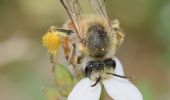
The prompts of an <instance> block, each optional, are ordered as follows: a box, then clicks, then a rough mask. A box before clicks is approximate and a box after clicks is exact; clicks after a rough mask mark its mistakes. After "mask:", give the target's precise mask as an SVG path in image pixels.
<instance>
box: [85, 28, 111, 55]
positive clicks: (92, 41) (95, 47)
mask: <svg viewBox="0 0 170 100" xmlns="http://www.w3.org/2000/svg"><path fill="white" fill-rule="evenodd" d="M87 32H88V35H87V37H86V46H87V48H88V51H89V56H91V57H95V58H101V57H103V56H105V55H106V53H107V52H108V49H107V48H108V47H109V43H110V42H109V41H110V40H109V37H108V35H107V33H106V30H105V29H104V27H103V26H101V25H95V26H91V27H89V29H88V31H87Z"/></svg>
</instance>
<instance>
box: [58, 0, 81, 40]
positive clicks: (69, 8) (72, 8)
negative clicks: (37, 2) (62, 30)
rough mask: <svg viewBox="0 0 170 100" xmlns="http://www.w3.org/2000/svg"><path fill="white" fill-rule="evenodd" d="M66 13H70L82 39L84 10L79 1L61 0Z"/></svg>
mask: <svg viewBox="0 0 170 100" xmlns="http://www.w3.org/2000/svg"><path fill="white" fill-rule="evenodd" d="M60 2H61V3H62V5H63V7H64V8H65V10H66V12H67V13H68V15H69V17H70V19H71V21H72V23H73V25H74V27H75V31H76V33H77V35H78V38H79V39H82V36H83V33H82V30H83V29H82V22H81V21H82V9H81V6H80V3H79V1H78V0H60Z"/></svg>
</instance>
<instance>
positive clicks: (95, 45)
mask: <svg viewBox="0 0 170 100" xmlns="http://www.w3.org/2000/svg"><path fill="white" fill-rule="evenodd" d="M60 2H61V4H62V5H63V7H64V9H65V10H66V12H67V14H68V16H69V18H70V21H68V22H66V24H65V25H64V26H63V28H61V29H58V28H56V31H60V32H64V33H66V34H67V36H65V37H63V47H64V54H65V58H66V59H67V61H68V62H69V63H70V64H71V65H73V66H74V68H75V69H76V68H77V66H78V65H79V64H80V65H81V67H82V69H83V71H84V73H85V75H86V76H87V77H89V78H90V79H91V80H94V81H96V82H95V84H93V85H92V86H95V85H96V84H97V83H98V82H100V80H103V79H107V78H109V76H110V75H113V76H117V77H121V78H130V77H126V76H121V75H117V74H114V69H115V67H116V62H115V61H114V59H113V57H114V56H115V52H116V51H117V49H118V48H119V46H120V45H121V44H122V42H123V40H124V37H125V35H124V33H123V32H122V31H121V28H120V27H119V21H118V20H114V21H110V20H109V18H108V15H107V10H106V7H105V0H89V4H90V5H91V7H92V9H93V10H94V11H95V12H96V13H95V14H91V15H83V11H82V8H81V5H80V2H79V0H60Z"/></svg>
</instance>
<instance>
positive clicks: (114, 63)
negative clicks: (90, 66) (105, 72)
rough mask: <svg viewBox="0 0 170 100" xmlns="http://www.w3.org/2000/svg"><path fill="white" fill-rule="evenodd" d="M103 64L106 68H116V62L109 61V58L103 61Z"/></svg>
mask: <svg viewBox="0 0 170 100" xmlns="http://www.w3.org/2000/svg"><path fill="white" fill-rule="evenodd" d="M104 63H105V64H106V65H107V66H111V67H113V68H115V67H116V62H115V61H114V60H113V59H111V58H109V59H106V60H105V61H104Z"/></svg>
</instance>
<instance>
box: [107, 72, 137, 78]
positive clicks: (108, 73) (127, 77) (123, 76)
mask: <svg viewBox="0 0 170 100" xmlns="http://www.w3.org/2000/svg"><path fill="white" fill-rule="evenodd" d="M107 74H111V75H113V76H116V77H120V78H124V79H133V78H134V77H129V76H121V75H117V74H114V73H107Z"/></svg>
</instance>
